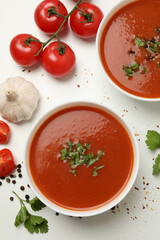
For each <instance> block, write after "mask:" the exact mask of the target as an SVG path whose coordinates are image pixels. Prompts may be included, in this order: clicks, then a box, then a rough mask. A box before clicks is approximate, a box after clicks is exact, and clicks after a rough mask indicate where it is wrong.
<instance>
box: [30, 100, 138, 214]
mask: <svg viewBox="0 0 160 240" xmlns="http://www.w3.org/2000/svg"><path fill="white" fill-rule="evenodd" d="M138 167H139V153H138V147H137V143H136V140H135V137H134V135H133V134H132V132H131V130H130V128H129V127H128V125H127V124H126V122H125V121H124V120H123V119H122V118H121V117H120V116H118V115H117V114H116V113H115V112H114V111H113V110H110V109H108V108H106V107H105V106H102V105H100V104H98V103H90V102H72V103H66V104H64V105H61V106H57V107H55V108H54V109H53V110H51V111H49V112H48V113H46V114H45V115H44V116H43V117H42V118H41V119H40V120H39V121H38V122H37V123H36V124H35V126H34V127H33V129H32V130H31V133H30V134H29V138H28V141H27V146H26V151H25V169H26V175H27V178H28V181H29V184H30V186H31V188H32V189H33V191H34V192H35V194H36V195H37V197H38V198H39V199H40V200H41V201H42V202H44V203H45V204H46V205H47V206H48V207H50V208H51V209H53V210H55V211H57V212H60V213H63V214H66V215H69V216H92V215H96V214H99V213H102V212H104V211H107V210H109V209H111V208H112V207H113V206H115V205H116V204H118V203H119V202H120V201H121V200H122V199H123V198H124V197H125V196H126V195H127V193H128V192H129V190H130V189H131V187H132V185H133V183H134V181H135V179H136V176H137V172H138Z"/></svg>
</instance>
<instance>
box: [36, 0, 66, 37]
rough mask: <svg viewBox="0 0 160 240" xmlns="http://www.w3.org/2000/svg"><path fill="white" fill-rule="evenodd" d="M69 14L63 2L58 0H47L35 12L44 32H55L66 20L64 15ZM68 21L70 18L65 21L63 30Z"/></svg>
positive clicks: (39, 25)
mask: <svg viewBox="0 0 160 240" xmlns="http://www.w3.org/2000/svg"><path fill="white" fill-rule="evenodd" d="M59 14H60V15H59ZM61 15H62V16H61ZM67 15H68V11H67V9H66V7H65V6H64V4H63V3H61V2H60V1H58V0H45V1H43V2H41V3H40V4H39V5H38V6H37V8H36V10H35V13H34V19H35V22H36V24H37V26H38V27H39V28H40V29H41V30H42V31H43V32H45V33H47V34H54V33H55V32H56V31H57V30H58V28H59V27H60V25H61V24H62V22H63V21H64V17H63V16H67ZM67 23H68V20H67V21H66V22H65V24H64V25H63V27H62V28H61V30H63V29H64V28H65V27H66V25H67Z"/></svg>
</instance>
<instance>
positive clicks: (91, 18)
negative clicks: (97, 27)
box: [77, 6, 96, 23]
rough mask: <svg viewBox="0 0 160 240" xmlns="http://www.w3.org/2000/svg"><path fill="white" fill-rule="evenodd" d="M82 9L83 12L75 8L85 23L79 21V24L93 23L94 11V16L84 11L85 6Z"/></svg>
mask: <svg viewBox="0 0 160 240" xmlns="http://www.w3.org/2000/svg"><path fill="white" fill-rule="evenodd" d="M83 8H84V10H85V11H83V10H82V9H81V8H79V7H78V6H77V9H78V10H79V11H80V14H81V15H82V16H83V17H84V18H85V19H86V20H85V21H80V22H81V23H85V22H94V19H93V16H94V14H95V12H96V11H95V12H94V14H92V13H89V12H88V11H87V9H86V7H85V6H83Z"/></svg>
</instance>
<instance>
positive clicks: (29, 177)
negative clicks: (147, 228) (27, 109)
mask: <svg viewBox="0 0 160 240" xmlns="http://www.w3.org/2000/svg"><path fill="white" fill-rule="evenodd" d="M73 106H90V107H95V108H98V109H102V110H103V111H106V112H108V113H109V114H111V115H112V116H114V117H115V118H116V119H117V120H118V121H119V122H120V123H121V124H122V125H123V127H124V128H125V129H126V131H127V133H128V135H129V137H130V139H131V142H132V146H133V151H134V163H133V170H132V173H131V176H130V179H129V181H128V183H127V185H126V186H125V188H124V189H123V190H122V191H121V193H120V194H119V195H118V196H117V197H116V198H115V199H113V200H112V201H111V202H109V203H108V204H106V205H104V206H102V207H99V208H96V209H93V210H84V211H76V210H70V209H66V208H63V207H60V206H58V205H56V204H54V203H53V202H51V201H50V200H48V199H47V198H46V197H45V196H44V195H43V194H42V193H41V192H40V190H39V189H38V188H37V186H36V184H35V183H34V180H33V178H32V175H31V172H30V168H29V148H30V144H31V142H32V139H33V137H34V135H35V133H36V131H37V130H38V128H39V127H40V126H41V124H42V123H43V122H44V121H45V120H46V119H48V118H49V117H50V116H51V115H52V114H54V113H56V112H58V111H60V110H62V109H65V108H68V107H73ZM138 168H139V151H138V146H137V142H136V139H135V136H134V135H133V133H132V132H131V130H130V128H129V126H128V125H127V123H126V122H125V121H124V119H122V117H120V116H118V115H117V114H116V113H115V112H114V111H113V110H110V109H108V108H107V107H105V106H102V105H100V104H98V103H93V102H88V101H87V102H83V101H80V102H70V103H66V104H63V105H61V106H57V107H55V108H54V109H52V110H51V111H49V112H48V113H46V114H45V115H44V116H43V117H42V118H41V119H40V120H39V121H38V122H37V123H36V124H35V125H34V127H33V129H32V130H31V132H30V134H29V137H28V140H27V145H26V149H25V171H26V176H27V180H28V182H29V185H30V186H31V188H32V190H33V191H34V193H35V194H36V196H37V197H38V198H39V199H40V200H41V201H42V202H43V203H44V204H46V205H47V206H48V207H50V208H51V209H53V210H55V211H56V212H59V213H62V214H65V215H69V216H75V217H79V216H81V217H87V216H93V215H97V214H100V213H102V212H105V211H107V210H109V209H111V208H112V207H114V206H115V205H116V204H118V203H119V202H120V201H121V200H122V199H123V198H124V197H125V196H126V195H127V193H128V192H129V191H130V189H131V187H132V186H133V184H134V181H135V179H136V176H137V172H138Z"/></svg>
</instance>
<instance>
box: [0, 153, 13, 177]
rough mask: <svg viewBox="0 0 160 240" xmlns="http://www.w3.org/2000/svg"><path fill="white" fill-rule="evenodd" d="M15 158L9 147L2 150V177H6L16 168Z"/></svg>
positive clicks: (0, 171)
mask: <svg viewBox="0 0 160 240" xmlns="http://www.w3.org/2000/svg"><path fill="white" fill-rule="evenodd" d="M14 168H15V166H14V159H13V155H12V153H11V151H10V150H9V149H2V150H0V177H6V176H7V175H9V174H10V173H11V172H12V171H13V170H14Z"/></svg>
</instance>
